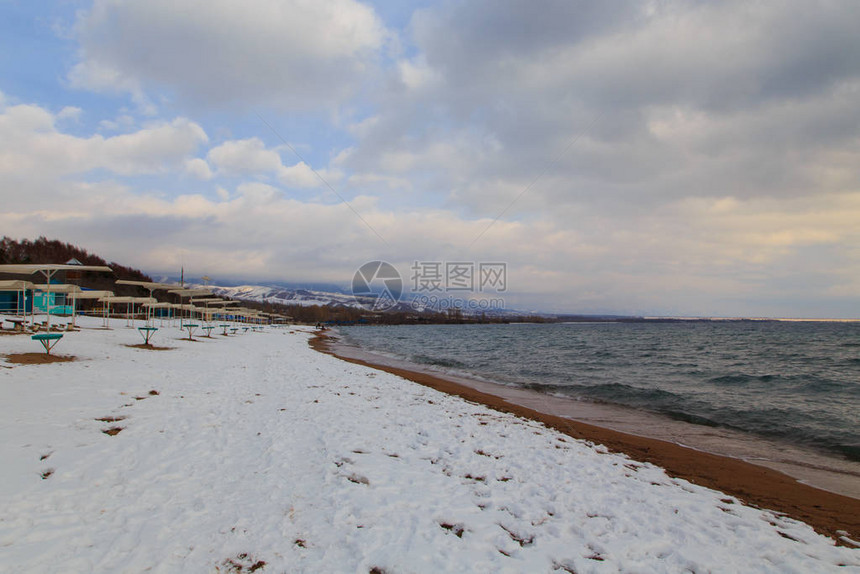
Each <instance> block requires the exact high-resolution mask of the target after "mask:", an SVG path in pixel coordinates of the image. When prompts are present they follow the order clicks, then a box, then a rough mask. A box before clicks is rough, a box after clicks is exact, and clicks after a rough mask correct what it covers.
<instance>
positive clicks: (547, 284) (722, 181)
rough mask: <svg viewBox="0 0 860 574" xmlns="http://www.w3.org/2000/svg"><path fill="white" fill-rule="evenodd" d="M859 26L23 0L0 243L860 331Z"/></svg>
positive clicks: (658, 6) (147, 263)
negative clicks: (382, 267)
mask: <svg viewBox="0 0 860 574" xmlns="http://www.w3.org/2000/svg"><path fill="white" fill-rule="evenodd" d="M858 28H860V4H858V3H857V2H856V1H854V0H846V1H836V0H834V1H829V0H822V1H816V2H810V1H808V0H798V1H792V0H786V1H773V2H749V1H746V0H744V1H732V0H729V1H724V2H707V1H692V0H690V1H674V0H668V1H643V2H632V1H625V0H617V1H612V2H590V1H589V2H585V1H578V0H559V1H555V0H540V1H538V2H534V1H529V2H527V1H515V0H492V1H485V0H470V1H469V2H462V1H439V2H436V1H430V0H427V1H419V2H411V3H407V2H399V1H394V0H381V1H379V2H358V1H355V0H328V1H323V0H245V1H243V2H235V1H232V0H182V1H179V0H140V1H131V0H129V1H120V0H94V1H78V0H55V1H53V2H50V1H40V2H31V1H26V0H0V201H2V205H3V209H2V210H0V234H2V235H7V236H10V237H13V238H16V239H23V238H29V239H35V238H36V237H38V236H42V235H43V236H46V237H48V238H55V239H60V240H63V241H67V242H70V243H74V244H76V245H79V246H81V247H84V248H85V249H87V250H89V251H90V252H94V253H97V254H99V255H101V256H102V257H104V258H106V259H108V260H111V261H116V262H119V263H122V264H125V265H131V266H134V267H138V268H141V269H143V270H144V271H146V272H149V273H150V274H154V275H159V274H164V273H167V274H172V275H177V274H178V270H179V268H180V267H181V266H184V268H185V271H186V274H188V275H191V276H201V275H208V276H210V277H212V279H213V282H215V283H218V282H223V283H227V282H235V281H244V282H251V283H265V282H271V281H289V282H306V281H307V282H329V283H335V284H341V285H348V284H349V283H350V281H351V279H352V277H353V275H354V274H355V272H356V270H357V269H358V268H359V267H360V266H361V265H363V264H364V263H366V262H368V261H374V260H380V261H386V262H390V263H391V264H392V265H393V266H394V267H395V268H396V269H397V270H398V271H399V272H400V274H401V275H402V276H403V280H404V283H405V284H406V285H407V286H410V285H413V286H414V284H415V282H416V279H417V277H416V272H415V271H413V270H412V269H413V267H415V263H416V262H420V263H432V262H440V263H443V264H444V263H449V262H455V263H456V262H459V263H463V262H467V263H472V264H473V265H474V266H475V267H476V268H477V266H479V265H480V264H481V263H499V262H502V263H505V264H506V279H507V285H506V286H507V289H506V291H504V292H503V293H498V294H497V295H499V296H502V297H504V299H505V302H506V304H507V306H508V307H512V308H518V309H523V310H539V311H547V312H569V313H621V314H644V315H697V316H771V317H834V318H847V317H860V129H858V128H860V34H857V29H858ZM458 295H459V296H475V297H485V296H488V294H487V293H475V294H474V295H472V294H463V293H459V294H458Z"/></svg>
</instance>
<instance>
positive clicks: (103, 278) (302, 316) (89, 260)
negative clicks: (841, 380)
mask: <svg viewBox="0 0 860 574" xmlns="http://www.w3.org/2000/svg"><path fill="white" fill-rule="evenodd" d="M71 259H77V260H78V261H80V262H81V263H82V264H84V265H107V266H108V267H110V268H111V269H113V270H114V273H112V274H111V273H85V272H84V273H80V272H69V273H67V274H61V275H60V276H59V277H58V279H59V280H60V281H61V282H68V283H74V284H76V285H79V286H80V287H84V288H87V289H97V290H103V291H113V292H114V293H115V294H116V295H118V296H133V297H143V296H148V295H149V291H147V290H146V289H143V288H142V287H135V286H132V285H116V284H115V281H116V280H117V279H126V280H131V281H152V278H151V277H150V276H149V275H147V274H145V273H143V272H142V271H140V270H139V269H134V268H132V267H127V266H125V265H122V264H120V263H117V262H115V261H111V262H107V261H105V260H104V259H102V258H101V257H99V256H98V255H95V254H93V253H90V252H88V251H87V250H86V249H83V248H81V247H78V246H76V245H72V244H71V243H64V242H62V241H58V240H56V239H47V238H45V237H39V238H38V239H36V240H35V241H30V240H28V239H23V240H21V241H16V240H14V239H11V238H9V237H5V236H4V237H3V238H2V239H0V264H26V263H66V262H67V261H70V260H71ZM0 279H24V280H27V281H32V282H34V283H41V282H42V281H43V280H44V278H43V277H42V276H41V275H40V274H34V275H32V276H30V277H24V276H21V275H9V274H3V273H0ZM153 296H154V297H155V298H156V299H157V300H159V301H165V302H169V303H177V302H178V299H177V298H176V296H175V295H171V294H169V293H166V292H164V291H156V292H155V293H154V294H153ZM95 304H96V303H95V301H92V300H81V301H80V302H79V303H78V305H79V308H83V309H86V308H90V307H92V306H93V305H95ZM242 306H244V307H248V308H251V309H257V310H259V311H263V312H266V313H274V314H279V315H286V316H288V317H292V319H293V321H296V322H299V323H307V324H312V325H313V324H317V323H339V324H377V325H404V324H428V323H434V324H444V323H448V324H464V323H507V322H511V321H543V320H544V319H543V318H541V317H519V318H513V319H512V318H509V317H498V316H493V315H464V314H463V313H462V312H461V311H460V310H459V309H452V310H449V311H420V312H419V311H412V310H403V309H402V308H401V309H393V310H390V311H386V312H383V313H374V312H370V311H367V310H365V309H360V308H355V307H348V306H345V305H337V304H332V305H311V306H304V305H282V304H279V303H256V302H253V301H244V300H242Z"/></svg>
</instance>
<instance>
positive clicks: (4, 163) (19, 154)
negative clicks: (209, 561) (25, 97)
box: [0, 104, 207, 177]
mask: <svg viewBox="0 0 860 574" xmlns="http://www.w3.org/2000/svg"><path fill="white" fill-rule="evenodd" d="M57 119H58V116H56V115H54V114H52V113H51V112H49V111H48V110H45V109H44V108H41V107H39V106H34V105H23V104H22V105H17V106H11V107H7V108H5V109H2V111H0V173H16V174H22V175H25V174H27V173H31V172H36V173H38V176H39V177H44V176H45V175H46V174H58V175H59V174H71V173H83V172H87V171H90V170H93V169H98V168H100V169H105V170H108V171H110V172H113V173H116V174H123V175H134V174H144V173H163V172H165V171H166V170H168V169H172V168H174V167H177V166H181V165H183V164H184V161H185V160H186V158H188V156H190V155H191V154H193V153H194V151H195V150H196V149H197V148H198V146H200V145H201V144H203V143H205V142H206V141H207V136H206V133H205V132H204V131H203V129H202V128H201V127H200V126H199V125H197V124H196V123H194V122H191V121H189V120H187V119H185V118H177V119H175V120H173V121H172V122H154V123H152V124H150V125H147V126H146V127H144V128H142V129H140V130H138V131H136V132H131V133H127V134H122V135H117V136H113V137H109V138H105V137H103V136H101V135H93V136H90V137H86V138H82V137H76V136H72V135H69V134H66V133H63V132H61V131H59V130H58V129H57V128H56V126H55V123H56V120H57Z"/></svg>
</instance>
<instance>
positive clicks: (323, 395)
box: [0, 320, 860, 573]
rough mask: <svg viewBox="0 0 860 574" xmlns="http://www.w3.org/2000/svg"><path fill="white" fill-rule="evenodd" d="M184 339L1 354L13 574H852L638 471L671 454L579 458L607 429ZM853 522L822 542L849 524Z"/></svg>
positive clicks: (250, 341)
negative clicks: (23, 359)
mask: <svg viewBox="0 0 860 574" xmlns="http://www.w3.org/2000/svg"><path fill="white" fill-rule="evenodd" d="M83 323H84V326H85V327H91V326H95V325H97V324H99V323H100V321H98V322H96V321H93V322H92V323H93V325H88V321H86V320H85V321H83ZM182 337H183V334H182V333H181V332H180V331H179V330H178V329H172V328H169V327H165V328H163V329H161V330H159V332H158V334H157V337H156V339H155V340H154V343H155V345H157V346H159V347H167V348H168V349H167V350H162V351H158V352H154V351H151V350H147V349H140V348H134V347H132V346H131V345H135V344H137V343H139V334H138V333H137V332H136V330H134V329H130V328H125V327H124V326H119V325H115V328H114V329H113V330H100V329H94V328H84V329H83V330H82V331H80V332H76V333H70V334H67V335H66V336H65V337H64V339H63V341H61V343H60V345H58V347H57V349H56V353H57V354H58V355H62V356H74V357H75V358H76V359H75V360H74V361H69V362H58V363H51V364H16V363H12V362H9V361H8V360H6V359H5V357H8V356H10V355H16V354H19V353H27V352H32V351H33V347H32V346H33V344H34V342H33V341H30V340H29V338H28V337H26V336H18V337H4V338H3V340H2V343H3V347H2V350H0V354H2V355H3V356H4V360H3V361H2V363H0V367H2V368H0V439H2V440H0V457H2V460H3V461H4V464H3V466H2V468H0V485H2V488H0V570H3V571H26V572H64V573H66V572H141V571H152V572H252V571H256V572H283V571H289V572H388V573H395V572H462V571H464V570H468V571H473V572H562V573H563V572H579V573H582V572H629V571H637V572H684V571H696V572H705V571H745V572H768V571H797V572H831V571H833V572H840V571H842V572H844V571H845V567H846V566H847V567H849V568H855V569H856V568H860V550H858V549H852V548H849V547H846V546H839V545H837V544H836V542H835V540H834V539H833V538H831V537H829V536H825V535H822V534H820V533H817V532H816V531H815V530H813V528H812V527H810V526H809V525H808V524H806V523H804V522H801V521H798V520H796V519H795V518H793V517H792V516H790V515H787V513H786V512H781V511H779V508H777V509H776V510H770V509H767V508H765V505H764V504H762V505H761V506H762V507H763V508H755V507H752V506H749V505H747V504H744V503H743V502H744V501H745V500H747V499H746V498H745V497H744V496H741V494H742V493H741V494H738V495H734V494H732V493H727V492H722V491H719V490H713V489H711V488H706V487H705V486H702V485H701V484H696V483H694V482H692V481H689V480H685V479H684V478H682V477H681V473H680V472H679V471H678V470H672V469H670V470H669V472H668V473H667V472H666V471H664V470H663V468H661V467H660V466H657V465H655V464H652V463H650V462H642V461H641V460H645V459H646V457H647V456H654V460H658V459H660V460H661V461H663V462H665V463H666V464H667V466H669V464H670V462H671V456H670V455H671V454H672V453H671V450H672V449H671V448H670V446H671V445H669V446H666V448H665V451H666V452H665V453H664V452H663V448H662V447H659V445H654V444H653V443H649V442H648V441H644V442H641V443H638V447H637V448H639V449H640V450H641V452H640V454H642V455H643V456H642V457H635V456H627V455H625V454H621V453H620V451H621V450H622V446H621V445H622V442H623V441H625V440H627V439H626V438H625V437H616V436H613V435H612V434H611V433H607V434H603V435H602V436H601V442H604V443H605V444H606V445H607V446H603V445H600V444H596V442H593V440H594V439H591V440H580V437H582V438H586V437H587V436H593V437H595V438H596V437H597V436H598V435H596V434H595V435H587V434H586V433H587V432H595V433H598V432H600V431H599V429H582V428H579V427H578V426H577V425H570V426H567V425H568V423H569V421H567V422H566V421H553V420H551V419H547V420H546V421H542V420H539V417H537V415H535V414H533V413H525V412H523V413H518V412H515V410H514V409H513V408H509V407H508V406H506V405H504V404H495V405H492V406H493V407H494V408H491V407H490V406H485V405H484V404H482V403H483V402H487V403H489V402H490V401H491V399H489V398H487V397H477V396H474V395H472V396H469V395H467V394H465V393H466V391H464V390H462V389H461V390H459V394H464V395H465V399H466V400H464V398H463V397H461V396H457V394H458V393H451V392H450V391H455V390H456V389H453V388H451V389H446V390H447V391H449V392H442V391H439V390H436V389H434V388H430V387H429V386H425V385H421V384H415V383H414V382H412V381H410V380H407V379H406V378H404V377H402V376H399V375H396V374H393V373H389V372H385V371H381V370H379V369H375V368H371V367H368V366H364V365H360V364H354V363H348V362H344V361H342V360H340V359H337V358H334V357H331V356H328V355H326V354H323V353H319V352H317V351H315V350H313V349H311V348H310V347H309V345H308V342H309V340H310V339H311V338H312V337H313V335H312V334H311V333H309V332H303V331H301V330H298V329H293V330H290V329H272V328H268V329H267V330H266V331H265V332H248V333H247V334H244V335H238V336H228V337H224V336H220V335H219V336H212V337H211V338H207V337H198V338H196V340H195V341H193V342H192V341H188V340H187V339H183V338H182ZM425 383H429V381H425ZM505 411H507V412H505ZM613 441H616V442H613ZM611 451H618V452H611ZM661 457H663V458H661ZM677 457H678V460H679V461H681V462H683V461H689V460H690V457H689V455H688V453H682V454H678V455H677ZM640 458H641V460H638V459H640ZM713 463H714V464H713V465H712V467H711V468H712V470H713V469H719V468H722V467H720V465H721V464H722V462H720V461H716V460H715V461H713ZM679 464H680V463H679ZM738 472H740V471H738ZM714 473H715V476H721V477H723V478H720V480H724V479H725V477H724V476H723V474H724V473H723V474H721V473H720V472H717V471H714ZM697 480H698V479H697ZM715 480H716V479H715ZM702 483H704V479H703V480H702ZM773 484H774V488H775V489H783V490H784V491H786V492H787V491H788V490H789V489H790V486H789V485H788V484H786V485H784V486H779V485H777V483H773ZM742 489H743V486H741V487H739V490H742ZM773 499H774V500H782V501H783V502H784V501H786V500H790V499H789V498H788V497H786V496H785V495H784V493H783V492H780V493H779V494H776V495H773ZM819 502H826V499H825V498H819V499H816V501H815V502H814V503H815V504H817V503H819ZM847 504H848V503H846V505H845V506H844V507H843V508H842V509H841V510H840V511H839V512H836V511H835V510H834V511H833V513H832V514H831V519H832V521H831V522H829V523H827V522H825V521H823V519H822V522H821V523H819V524H815V526H816V528H818V529H819V531H820V532H825V531H827V529H828V528H829V529H830V530H833V529H835V528H836V527H837V525H838V524H849V521H848V520H847V518H848V516H849V515H850V514H852V510H851V508H852V507H850V506H847ZM827 512H830V510H827ZM854 516H856V513H855V514H854ZM812 518H814V517H812ZM812 518H810V521H812ZM846 528H848V527H847V526H846ZM847 532H848V534H854V532H855V531H852V530H847Z"/></svg>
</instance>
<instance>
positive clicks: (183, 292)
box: [168, 289, 212, 297]
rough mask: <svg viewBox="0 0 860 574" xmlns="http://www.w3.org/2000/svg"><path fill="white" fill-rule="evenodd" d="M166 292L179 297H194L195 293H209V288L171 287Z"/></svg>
mask: <svg viewBox="0 0 860 574" xmlns="http://www.w3.org/2000/svg"><path fill="white" fill-rule="evenodd" d="M168 293H173V294H174V295H179V296H180V297H194V296H195V295H211V294H212V291H211V290H209V289H171V290H170V291H168Z"/></svg>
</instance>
